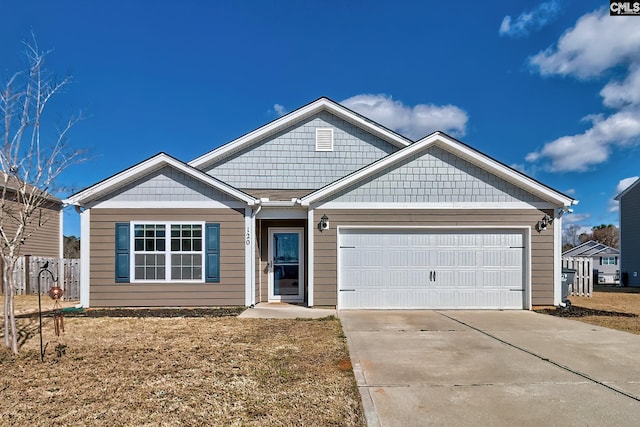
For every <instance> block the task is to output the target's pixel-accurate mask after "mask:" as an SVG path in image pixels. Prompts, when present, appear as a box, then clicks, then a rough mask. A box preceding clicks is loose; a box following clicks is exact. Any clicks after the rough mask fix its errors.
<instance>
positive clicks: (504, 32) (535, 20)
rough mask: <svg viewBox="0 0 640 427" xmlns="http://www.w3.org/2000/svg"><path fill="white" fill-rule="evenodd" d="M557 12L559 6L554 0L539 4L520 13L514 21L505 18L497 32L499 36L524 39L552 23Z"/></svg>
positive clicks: (509, 17)
mask: <svg viewBox="0 0 640 427" xmlns="http://www.w3.org/2000/svg"><path fill="white" fill-rule="evenodd" d="M559 12H560V4H559V3H558V2H557V1H555V0H552V1H548V2H545V3H540V4H539V5H538V7H536V8H535V9H533V10H530V11H526V12H522V13H521V14H520V16H518V17H517V18H516V19H515V21H513V20H512V19H511V16H508V15H507V16H505V17H504V18H503V19H502V23H501V24H500V30H499V31H498V32H499V33H500V35H501V36H509V37H526V36H528V35H529V34H530V33H531V32H533V31H536V30H539V29H541V28H542V27H544V26H545V25H547V24H548V23H549V22H551V21H553V19H555V17H556V16H557V15H558V13H559Z"/></svg>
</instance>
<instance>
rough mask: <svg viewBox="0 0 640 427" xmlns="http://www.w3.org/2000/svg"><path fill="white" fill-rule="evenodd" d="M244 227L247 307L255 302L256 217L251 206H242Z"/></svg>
mask: <svg viewBox="0 0 640 427" xmlns="http://www.w3.org/2000/svg"><path fill="white" fill-rule="evenodd" d="M244 228H245V230H244V239H245V240H244V280H245V291H244V305H246V306H247V307H249V306H251V305H253V304H255V303H256V295H255V294H256V281H255V273H256V256H255V253H256V251H255V247H256V246H255V245H256V242H255V240H256V239H255V235H256V218H255V216H254V214H253V209H251V208H244Z"/></svg>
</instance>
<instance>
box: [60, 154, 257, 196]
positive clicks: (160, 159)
mask: <svg viewBox="0 0 640 427" xmlns="http://www.w3.org/2000/svg"><path fill="white" fill-rule="evenodd" d="M165 165H168V166H171V167H173V168H175V169H177V170H179V171H181V172H183V173H185V174H186V175H188V176H191V177H192V178H194V179H197V180H199V181H202V182H204V183H206V184H208V185H210V186H212V187H214V188H216V189H217V190H220V191H222V192H224V193H227V194H229V195H230V196H232V197H235V198H236V199H239V200H241V201H243V202H246V203H247V204H248V205H250V206H252V205H254V204H256V200H255V199H254V198H253V197H251V196H249V195H248V194H245V193H243V192H241V191H239V190H237V189H235V188H234V187H231V186H229V185H227V184H224V183H222V182H221V181H218V180H217V179H215V178H213V177H211V176H209V175H207V174H205V173H204V172H201V171H199V170H197V169H194V168H192V167H190V166H188V165H186V164H185V163H183V162H181V161H179V160H177V159H175V158H173V157H171V156H169V155H167V154H165V153H160V154H158V155H156V156H154V157H151V158H150V159H147V160H145V161H143V162H140V163H138V164H137V165H134V166H132V167H130V168H129V169H126V170H124V171H122V172H120V173H118V174H116V175H113V176H112V177H110V178H107V179H105V180H103V181H101V182H99V183H98V184H96V185H93V186H91V187H89V188H87V189H85V190H83V191H81V192H79V193H77V194H74V195H73V196H71V197H69V198H67V199H65V200H64V201H63V202H64V203H66V204H68V205H82V204H83V203H86V202H87V201H91V200H93V199H96V198H97V197H99V196H101V195H103V194H105V193H107V192H109V191H113V189H115V188H117V187H118V186H120V185H123V184H125V183H128V182H131V181H134V180H135V179H138V178H140V177H142V176H144V175H146V174H148V173H149V172H152V171H154V170H156V169H159V168H161V167H163V166H165Z"/></svg>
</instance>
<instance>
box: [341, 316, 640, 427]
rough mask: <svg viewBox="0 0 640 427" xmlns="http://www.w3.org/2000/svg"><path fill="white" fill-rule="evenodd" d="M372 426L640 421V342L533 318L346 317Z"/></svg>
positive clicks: (568, 323)
mask: <svg viewBox="0 0 640 427" xmlns="http://www.w3.org/2000/svg"><path fill="white" fill-rule="evenodd" d="M339 317H340V319H341V320H342V325H343V328H344V331H345V334H346V336H347V341H348V345H349V352H350V354H351V359H352V364H353V366H354V372H355V375H356V381H357V383H358V387H359V389H360V392H361V395H362V399H363V404H364V406H365V412H366V416H367V422H368V425H369V427H375V426H384V427H387V426H406V427H408V426H425V425H442V426H485V425H487V426H488V425H491V426H502V425H504V426H506V425H509V426H513V425H517V426H541V425H562V426H630V425H638V423H640V361H639V359H638V358H639V357H640V356H639V355H640V336H637V335H633V334H629V333H624V332H619V331H614V330H611V329H606V328H601V327H597V326H592V325H587V324H584V323H581V322H577V321H574V320H568V319H561V318H557V317H552V316H546V315H542V314H537V313H533V312H528V311H427V310H425V311H366V310H365V311H340V312H339Z"/></svg>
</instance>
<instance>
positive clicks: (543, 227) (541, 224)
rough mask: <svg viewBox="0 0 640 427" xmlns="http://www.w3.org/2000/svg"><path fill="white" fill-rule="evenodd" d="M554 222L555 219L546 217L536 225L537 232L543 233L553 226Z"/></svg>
mask: <svg viewBox="0 0 640 427" xmlns="http://www.w3.org/2000/svg"><path fill="white" fill-rule="evenodd" d="M552 222H553V218H551V217H550V216H549V215H545V216H543V217H542V219H541V220H540V221H538V223H537V224H536V230H537V231H538V233H541V232H542V231H544V230H546V229H547V227H548V226H549V224H551V223H552Z"/></svg>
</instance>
